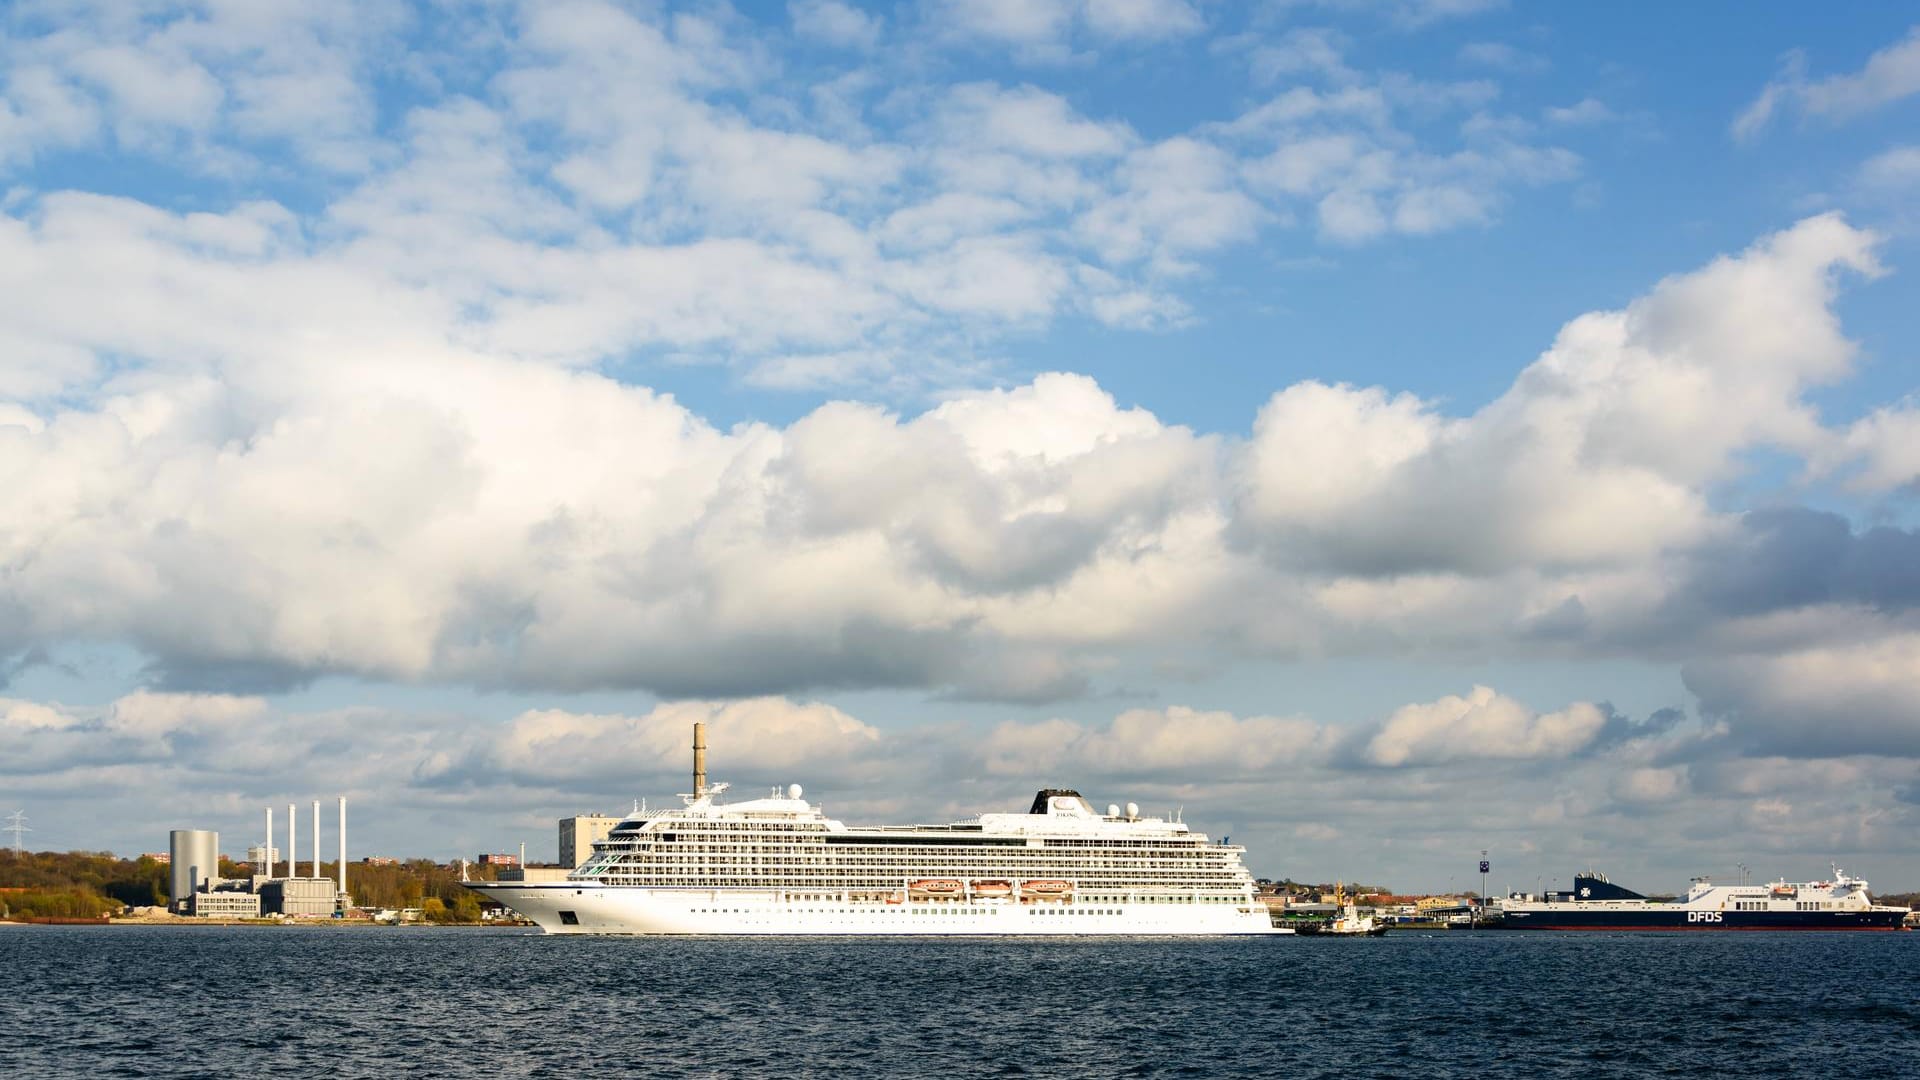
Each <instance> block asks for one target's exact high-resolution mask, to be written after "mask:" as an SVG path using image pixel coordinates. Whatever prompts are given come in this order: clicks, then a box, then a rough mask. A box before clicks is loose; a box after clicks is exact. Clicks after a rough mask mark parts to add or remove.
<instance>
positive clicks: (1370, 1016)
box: [0, 926, 1920, 1080]
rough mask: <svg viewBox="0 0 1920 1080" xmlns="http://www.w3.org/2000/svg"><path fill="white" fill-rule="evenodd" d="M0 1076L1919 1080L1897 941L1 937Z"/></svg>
mask: <svg viewBox="0 0 1920 1080" xmlns="http://www.w3.org/2000/svg"><path fill="white" fill-rule="evenodd" d="M0 978H3V979H4V988H3V989H0V1077H9V1078H18V1080H31V1078H39V1077H80V1076H113V1077H148V1076H151V1077H163V1076H164V1077H228V1076H235V1077H238V1076H264V1075H276V1074H277V1075H283V1076H325V1077H387V1076H433V1077H468V1076H472V1077H502V1078H505V1077H533V1076H565V1077H597V1076H658V1077H761V1076H765V1077H783V1078H784V1077H810V1076H835V1077H861V1076H913V1077H943V1078H944V1077H972V1076H1036V1077H1042V1076H1048V1077H1050V1076H1061V1077H1120V1076H1170V1077H1173V1076H1194V1077H1242V1076H1244V1077H1279V1078H1288V1080H1292V1078H1296V1077H1342V1078H1356V1077H1419V1078H1429V1077H1454V1076H1458V1077H1526V1078H1530V1080H1532V1078H1540V1077H1580V1078H1583V1080H1590V1078H1595V1077H1642V1076H1695V1077H1697V1076H1706V1075H1724V1076H1741V1077H1776V1076H1809V1077H1810V1076H1820V1077H1831V1078H1835V1080H1874V1078H1881V1077H1886V1078H1896V1077H1898V1078H1912V1077H1920V934H1832V935H1826V934H1771V933H1748V934H1724V935H1713V934H1668V935H1662V934H1557V933H1511V932H1509V933H1501V932H1497V931H1481V932H1466V931H1450V932H1430V933H1420V932H1408V933H1395V934H1390V935H1388V936H1386V937H1384V938H1370V939H1355V940H1343V939H1329V938H1287V937H1274V938H1251V939H1221V940H1171V939H1132V940H1113V939H1107V940H1101V939H1071V938H1052V939H1047V938H1038V939H1036V938H1018V939H980V938H975V939H967V938H956V939H927V938H856V939H824V938H809V939H799V938H795V939H753V938H589V937H544V936H540V935H538V934H535V933H528V932H523V931H514V930H490V929H452V928H449V929H425V928H417V929H416V928H349V927H332V926H329V927H304V928H302V927H286V928H274V927H257V928H256V927H247V928H219V927H185V926H182V927H32V928H25V929H15V930H9V931H7V932H4V933H0Z"/></svg>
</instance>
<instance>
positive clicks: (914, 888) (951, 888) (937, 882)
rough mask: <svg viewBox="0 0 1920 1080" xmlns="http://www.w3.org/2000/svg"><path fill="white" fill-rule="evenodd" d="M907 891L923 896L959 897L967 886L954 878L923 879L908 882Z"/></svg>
mask: <svg viewBox="0 0 1920 1080" xmlns="http://www.w3.org/2000/svg"><path fill="white" fill-rule="evenodd" d="M907 891H908V892H909V893H918V894H919V895H921V896H959V895H960V894H961V893H962V892H964V891H966V886H965V885H962V884H961V883H960V882H958V881H955V880H954V879H953V878H921V879H920V880H919V881H912V882H908V883H907Z"/></svg>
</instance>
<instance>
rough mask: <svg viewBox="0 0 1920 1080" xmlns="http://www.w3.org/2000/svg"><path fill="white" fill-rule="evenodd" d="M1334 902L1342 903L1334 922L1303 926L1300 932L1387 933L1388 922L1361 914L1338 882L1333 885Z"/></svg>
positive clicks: (1349, 934)
mask: <svg viewBox="0 0 1920 1080" xmlns="http://www.w3.org/2000/svg"><path fill="white" fill-rule="evenodd" d="M1333 902H1334V903H1336V904H1339V905H1340V914H1339V915H1338V916H1337V917H1336V918H1335V919H1334V920H1333V921H1332V922H1329V923H1326V924H1324V925H1320V926H1313V927H1306V926H1303V927H1301V928H1300V932H1301V933H1303V934H1331V935H1334V936H1337V937H1382V936H1384V935H1385V934H1386V932H1387V924H1386V923H1383V922H1380V921H1378V920H1376V919H1375V918H1374V917H1373V916H1372V915H1362V914H1360V909H1359V907H1357V906H1356V905H1354V904H1352V903H1349V902H1348V900H1347V893H1346V889H1345V888H1343V887H1342V886H1341V885H1340V884H1339V883H1338V882H1336V883H1335V884H1334V887H1333Z"/></svg>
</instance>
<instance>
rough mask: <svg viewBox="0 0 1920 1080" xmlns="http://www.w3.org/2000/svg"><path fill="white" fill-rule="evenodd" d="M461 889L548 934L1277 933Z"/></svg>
mask: <svg viewBox="0 0 1920 1080" xmlns="http://www.w3.org/2000/svg"><path fill="white" fill-rule="evenodd" d="M467 888H469V889H472V890H474V891H475V892H479V893H481V894H483V895H485V896H487V897H488V898H490V899H492V900H495V901H497V902H499V903H501V904H504V905H506V906H507V907H510V908H513V909H514V910H515V911H518V912H520V913H521V914H522V915H525V916H526V917H527V918H529V919H531V920H532V921H533V922H534V923H535V924H536V925H537V926H539V927H540V928H541V929H542V930H544V931H546V932H547V933H549V934H728V935H737V934H764V935H810V934H823V935H848V934H910V935H936V936H969V935H996V936H998V935H1008V934H1019V935H1062V934H1066V935H1088V936H1128V935H1132V936H1207V937H1218V936H1224V935H1254V934H1272V933H1275V932H1276V931H1275V929H1274V927H1273V922H1272V919H1271V918H1270V917H1269V916H1268V914H1267V912H1266V910H1265V909H1264V908H1260V907H1255V908H1253V909H1251V910H1243V909H1241V908H1240V907H1239V906H1237V905H1232V904H1182V903H1147V904H1127V903H1055V902H1033V903H1023V902H1018V901H1011V900H997V901H996V900H961V901H953V902H936V901H902V902H901V903H898V904H892V903H873V902H859V903H853V902H847V901H835V900H811V901H788V900H785V899H783V898H782V897H781V896H780V895H779V894H777V893H773V894H769V893H766V892H760V891H755V890H739V891H729V890H723V889H671V888H646V887H637V886H621V885H594V884H582V883H576V882H558V883H553V884H539V885H531V884H519V883H512V882H507V883H482V882H474V883H472V884H470V885H468V886H467Z"/></svg>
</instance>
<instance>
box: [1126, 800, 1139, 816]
mask: <svg viewBox="0 0 1920 1080" xmlns="http://www.w3.org/2000/svg"><path fill="white" fill-rule="evenodd" d="M1127 816H1128V817H1130V818H1137V817H1139V816H1140V804H1139V803H1128V804H1127Z"/></svg>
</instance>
